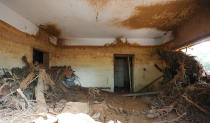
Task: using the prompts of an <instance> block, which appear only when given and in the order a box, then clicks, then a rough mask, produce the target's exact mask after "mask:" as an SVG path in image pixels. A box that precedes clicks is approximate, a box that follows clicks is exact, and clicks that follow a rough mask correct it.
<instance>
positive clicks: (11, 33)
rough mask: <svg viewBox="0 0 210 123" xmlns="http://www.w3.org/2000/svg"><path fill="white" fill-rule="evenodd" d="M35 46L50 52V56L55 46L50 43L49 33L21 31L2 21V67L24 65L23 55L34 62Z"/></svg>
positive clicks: (0, 56)
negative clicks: (33, 33) (32, 33)
mask: <svg viewBox="0 0 210 123" xmlns="http://www.w3.org/2000/svg"><path fill="white" fill-rule="evenodd" d="M33 48H36V49H39V50H41V51H44V52H49V55H50V58H51V57H52V54H53V53H52V52H53V50H54V46H53V45H52V44H51V43H49V39H48V35H47V33H45V32H42V31H41V32H40V34H39V35H38V36H34V35H29V34H26V33H24V32H21V31H19V30H17V29H15V28H14V27H12V26H10V25H9V24H7V23H5V22H3V21H0V67H1V68H12V67H22V66H24V63H23V62H22V60H21V57H22V56H24V55H25V56H26V57H27V58H28V61H29V62H32V58H33Z"/></svg>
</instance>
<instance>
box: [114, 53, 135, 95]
mask: <svg viewBox="0 0 210 123" xmlns="http://www.w3.org/2000/svg"><path fill="white" fill-rule="evenodd" d="M114 91H115V92H132V91H133V55H114Z"/></svg>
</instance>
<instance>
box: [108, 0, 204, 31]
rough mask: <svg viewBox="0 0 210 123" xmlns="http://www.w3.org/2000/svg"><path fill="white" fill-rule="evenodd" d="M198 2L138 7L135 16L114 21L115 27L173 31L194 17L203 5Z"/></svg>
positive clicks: (180, 0)
mask: <svg viewBox="0 0 210 123" xmlns="http://www.w3.org/2000/svg"><path fill="white" fill-rule="evenodd" d="M198 3H200V2H198V1H196V0H176V1H171V2H168V3H165V4H155V5H151V6H137V7H136V8H135V10H134V12H133V14H132V15H131V16H130V17H129V18H127V19H125V20H120V19H118V18H115V19H113V21H112V23H113V25H116V26H120V27H126V28H129V29H139V28H147V27H148V28H157V29H161V30H173V29H174V28H175V27H177V26H178V25H180V24H182V23H183V22H184V21H186V20H188V19H189V18H191V17H192V16H193V14H194V13H195V11H196V10H197V9H199V8H200V7H201V6H203V4H198Z"/></svg>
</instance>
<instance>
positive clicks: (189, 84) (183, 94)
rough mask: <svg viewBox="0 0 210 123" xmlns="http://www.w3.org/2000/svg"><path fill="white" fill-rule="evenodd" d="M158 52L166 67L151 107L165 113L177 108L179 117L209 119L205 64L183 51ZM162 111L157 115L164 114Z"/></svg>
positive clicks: (208, 91) (209, 87)
mask: <svg viewBox="0 0 210 123" xmlns="http://www.w3.org/2000/svg"><path fill="white" fill-rule="evenodd" d="M158 54H159V55H160V57H161V59H163V60H164V61H165V63H166V67H165V68H164V69H163V70H161V71H162V72H163V74H164V75H163V78H164V79H163V82H162V83H161V84H162V92H161V94H160V95H159V96H157V97H156V98H155V99H154V102H153V104H152V107H155V109H156V111H164V113H165V114H164V115H167V114H168V113H169V112H171V111H175V112H176V114H177V115H178V116H179V117H178V119H176V121H179V120H181V119H185V120H188V121H190V122H202V123H205V122H208V121H209V120H210V84H209V83H206V81H205V79H204V78H205V75H206V74H205V71H204V69H203V67H202V65H201V64H200V63H199V62H198V61H196V60H195V59H194V57H193V56H189V55H186V54H185V53H183V52H181V51H178V52H177V51H158ZM162 109H167V110H162ZM153 112H154V111H153ZM162 113H163V112H162ZM162 113H159V115H157V117H158V116H160V115H161V117H164V116H163V114H162Z"/></svg>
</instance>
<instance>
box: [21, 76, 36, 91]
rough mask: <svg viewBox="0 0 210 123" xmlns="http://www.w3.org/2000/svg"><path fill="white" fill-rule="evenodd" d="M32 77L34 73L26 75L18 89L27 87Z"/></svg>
mask: <svg viewBox="0 0 210 123" xmlns="http://www.w3.org/2000/svg"><path fill="white" fill-rule="evenodd" d="M34 76H35V73H34V72H32V73H30V74H28V76H27V77H26V78H25V79H24V80H23V81H22V82H21V83H20V88H21V89H26V88H27V86H28V85H29V84H30V83H31V82H32V80H33V78H34Z"/></svg>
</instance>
